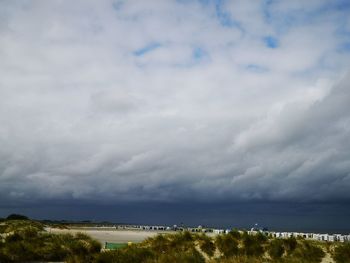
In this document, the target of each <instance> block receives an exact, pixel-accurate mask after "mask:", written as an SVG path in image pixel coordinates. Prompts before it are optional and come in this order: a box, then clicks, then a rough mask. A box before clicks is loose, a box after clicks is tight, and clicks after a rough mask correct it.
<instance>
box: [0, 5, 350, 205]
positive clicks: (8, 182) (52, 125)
mask: <svg viewBox="0 0 350 263" xmlns="http://www.w3.org/2000/svg"><path fill="white" fill-rule="evenodd" d="M155 2H156V1H155ZM1 5H2V7H3V9H2V10H3V11H2V13H1V20H0V21H1V22H0V30H1V35H0V47H1V50H2V52H0V72H1V76H2V77H1V79H0V123H1V125H0V200H5V201H3V202H4V203H5V202H9V201H11V200H12V201H13V200H15V201H19V200H23V201H25V200H43V199H55V200H56V199H77V200H95V201H96V200H97V201H98V200H106V199H108V198H109V200H114V198H115V199H118V200H161V201H163V200H182V199H189V198H191V199H197V200H207V198H208V196H210V199H213V200H223V199H225V200H251V199H253V200H257V199H258V200H309V201H310V200H349V199H350V192H349V191H347V190H348V189H350V174H349V173H350V161H349V156H350V155H349V154H350V143H349V142H350V138H349V137H350V106H349V105H350V103H349V102H350V87H349V84H348V83H350V78H349V76H346V75H345V77H343V80H342V81H340V82H339V81H338V79H339V76H340V75H344V74H343V72H345V71H346V70H347V69H348V64H347V62H346V61H350V60H347V59H348V58H349V55H348V54H343V55H341V56H340V55H339V54H338V53H337V52H333V51H332V52H331V51H330V50H334V49H336V46H337V44H338V42H337V41H338V40H337V39H335V38H331V36H332V34H333V33H334V32H335V31H336V29H337V24H335V23H334V21H333V19H327V18H324V17H321V18H319V19H317V22H320V23H312V24H310V25H309V26H308V27H303V28H299V27H296V28H292V29H290V30H289V31H288V34H285V35H281V36H280V41H281V43H282V44H281V46H280V47H279V48H278V49H276V50H270V49H268V48H267V47H266V46H264V44H263V42H262V41H261V38H262V37H264V35H259V34H261V30H264V31H266V32H274V30H275V29H274V26H273V25H271V24H268V23H267V22H262V21H263V18H262V15H261V12H262V11H261V10H260V9H259V8H257V7H256V5H252V4H247V1H243V2H242V3H241V4H240V5H239V6H241V7H242V9H243V10H246V11H245V12H248V13H251V14H252V15H251V16H250V17H251V18H252V17H256V20H254V19H251V20H249V21H248V20H246V17H240V16H239V15H238V13H239V12H238V13H237V18H238V19H241V20H240V21H241V25H242V26H243V27H244V28H245V29H246V30H247V32H245V35H242V32H241V30H239V29H237V28H227V27H223V26H222V25H220V23H219V22H218V19H217V18H216V17H215V14H214V13H213V11H212V10H215V9H212V8H211V7H210V6H209V7H203V6H202V5H200V4H198V3H194V2H193V3H192V2H191V3H188V4H180V3H176V2H173V1H169V2H167V1H159V2H157V4H148V5H146V4H145V1H130V2H125V3H124V4H122V5H120V6H119V5H114V8H113V4H112V2H110V1H102V2H100V3H99V4H96V2H94V1H77V2H74V4H72V3H69V4H68V2H62V1H50V2H47V1H35V2H27V1H12V2H7V3H6V2H2V3H1ZM237 5H238V4H237ZM226 8H227V10H228V12H229V11H230V10H231V12H232V14H235V12H237V11H236V10H235V9H234V5H233V6H231V5H227V7H226ZM275 8H279V9H282V10H284V9H288V8H289V7H283V6H281V5H278V6H277V7H275ZM283 8H284V9H283ZM253 14H256V16H254V15H253ZM258 14H259V15H258ZM335 15H336V14H335ZM262 28H263V29H262ZM321 29H322V30H321ZM320 39H322V41H321V42H320ZM323 39H324V41H323ZM150 43H160V44H159V47H158V48H156V49H154V50H152V51H150V52H147V53H145V54H144V55H142V56H136V55H135V50H139V49H140V48H143V47H145V46H147V45H149V44H150ZM198 47H200V48H201V49H203V50H205V52H206V53H205V54H206V56H205V57H204V58H203V59H198V58H194V57H193V51H194V50H195V49H196V48H198ZM320 60H323V61H324V63H328V62H327V61H330V62H329V63H330V64H327V65H328V66H330V67H329V69H327V67H319V68H318V67H317V68H315V66H314V65H315V64H317V63H318V61H320ZM250 64H254V65H255V64H256V65H261V66H263V67H265V68H267V69H268V70H267V71H266V72H251V71H249V70H246V66H247V65H250ZM305 72H307V73H308V74H306V73H305ZM302 73H303V74H302ZM320 76H322V77H320ZM334 83H336V84H334ZM0 202H1V201H0Z"/></svg>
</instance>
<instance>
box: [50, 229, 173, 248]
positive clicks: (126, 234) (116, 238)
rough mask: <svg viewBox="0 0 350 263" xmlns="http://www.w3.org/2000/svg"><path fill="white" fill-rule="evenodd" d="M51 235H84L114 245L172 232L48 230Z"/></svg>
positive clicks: (137, 241) (136, 241) (140, 240)
mask: <svg viewBox="0 0 350 263" xmlns="http://www.w3.org/2000/svg"><path fill="white" fill-rule="evenodd" d="M45 230H46V231H47V232H49V233H54V234H67V233H69V234H75V233H84V234H87V235H89V236H91V237H92V238H94V239H96V240H98V241H99V242H101V244H104V243H105V242H112V243H127V242H133V243H139V242H142V241H143V240H145V239H146V238H148V237H154V236H156V235H157V234H161V233H167V234H170V233H172V231H146V230H121V229H115V228H102V229H100V228H96V227H95V228H85V227H84V228H69V229H59V228H50V227H48V228H46V229H45Z"/></svg>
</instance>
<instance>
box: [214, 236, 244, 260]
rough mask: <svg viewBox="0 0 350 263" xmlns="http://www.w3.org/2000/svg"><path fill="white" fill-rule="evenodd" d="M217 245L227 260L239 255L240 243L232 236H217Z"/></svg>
mask: <svg viewBox="0 0 350 263" xmlns="http://www.w3.org/2000/svg"><path fill="white" fill-rule="evenodd" d="M215 245H216V247H217V248H218V249H219V251H220V252H221V253H222V254H223V256H224V257H226V258H227V257H232V256H235V255H238V252H239V249H238V241H237V240H236V239H235V238H234V237H233V236H232V235H218V236H216V239H215Z"/></svg>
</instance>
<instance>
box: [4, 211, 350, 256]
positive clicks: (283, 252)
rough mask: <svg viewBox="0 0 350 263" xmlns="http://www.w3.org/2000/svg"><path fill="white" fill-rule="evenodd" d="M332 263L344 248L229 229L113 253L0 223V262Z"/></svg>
mask: <svg viewBox="0 0 350 263" xmlns="http://www.w3.org/2000/svg"><path fill="white" fill-rule="evenodd" d="M324 251H328V252H330V253H332V257H333V259H334V260H335V262H337V263H344V262H350V244H349V243H344V244H333V245H329V244H326V243H321V242H315V241H307V240H303V239H300V240H299V239H298V240H296V239H295V238H293V237H292V238H288V239H276V238H273V237H267V236H266V235H265V234H263V233H258V234H256V235H249V234H248V233H247V232H239V231H236V230H235V231H231V232H230V233H228V234H221V235H217V236H216V237H215V238H212V237H210V236H208V235H206V234H191V233H189V232H186V231H185V232H178V233H176V234H162V235H157V236H155V237H152V238H148V239H146V240H145V241H144V242H142V243H139V244H134V245H131V246H127V247H124V248H121V249H116V250H109V251H108V250H101V244H100V243H99V242H97V241H96V240H94V239H92V238H90V237H89V236H87V235H85V234H81V233H78V234H75V235H70V234H60V235H58V234H51V233H47V232H46V231H45V228H44V225H43V224H42V223H39V222H35V221H31V220H27V219H25V220H23V219H21V220H18V219H13V217H12V218H10V219H8V220H7V219H6V220H4V221H2V222H1V223H0V262H1V263H12V262H32V261H37V262H38V261H44V262H45V261H46V262H48V261H56V262H57V261H64V262H68V263H82V262H84V263H85V262H87V263H168V262H169V263H180V262H181V263H205V262H207V263H219V262H220V263H238V262H239V263H245V262H246V263H248V262H249V263H260V262H266V263H268V262H270V263H272V262H280V263H297V262H298V263H303V262H305V263H306V262H308V263H310V262H311V263H313V262H315V263H316V262H321V260H322V258H323V257H324V256H325V252H324Z"/></svg>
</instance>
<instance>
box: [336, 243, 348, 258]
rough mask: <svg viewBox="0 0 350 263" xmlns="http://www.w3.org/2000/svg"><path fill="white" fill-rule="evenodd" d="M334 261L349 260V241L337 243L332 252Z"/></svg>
mask: <svg viewBox="0 0 350 263" xmlns="http://www.w3.org/2000/svg"><path fill="white" fill-rule="evenodd" d="M332 257H333V259H334V260H335V262H336V263H346V262H350V243H346V244H342V245H338V246H337V247H336V248H335V249H334V253H333V254H332Z"/></svg>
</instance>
